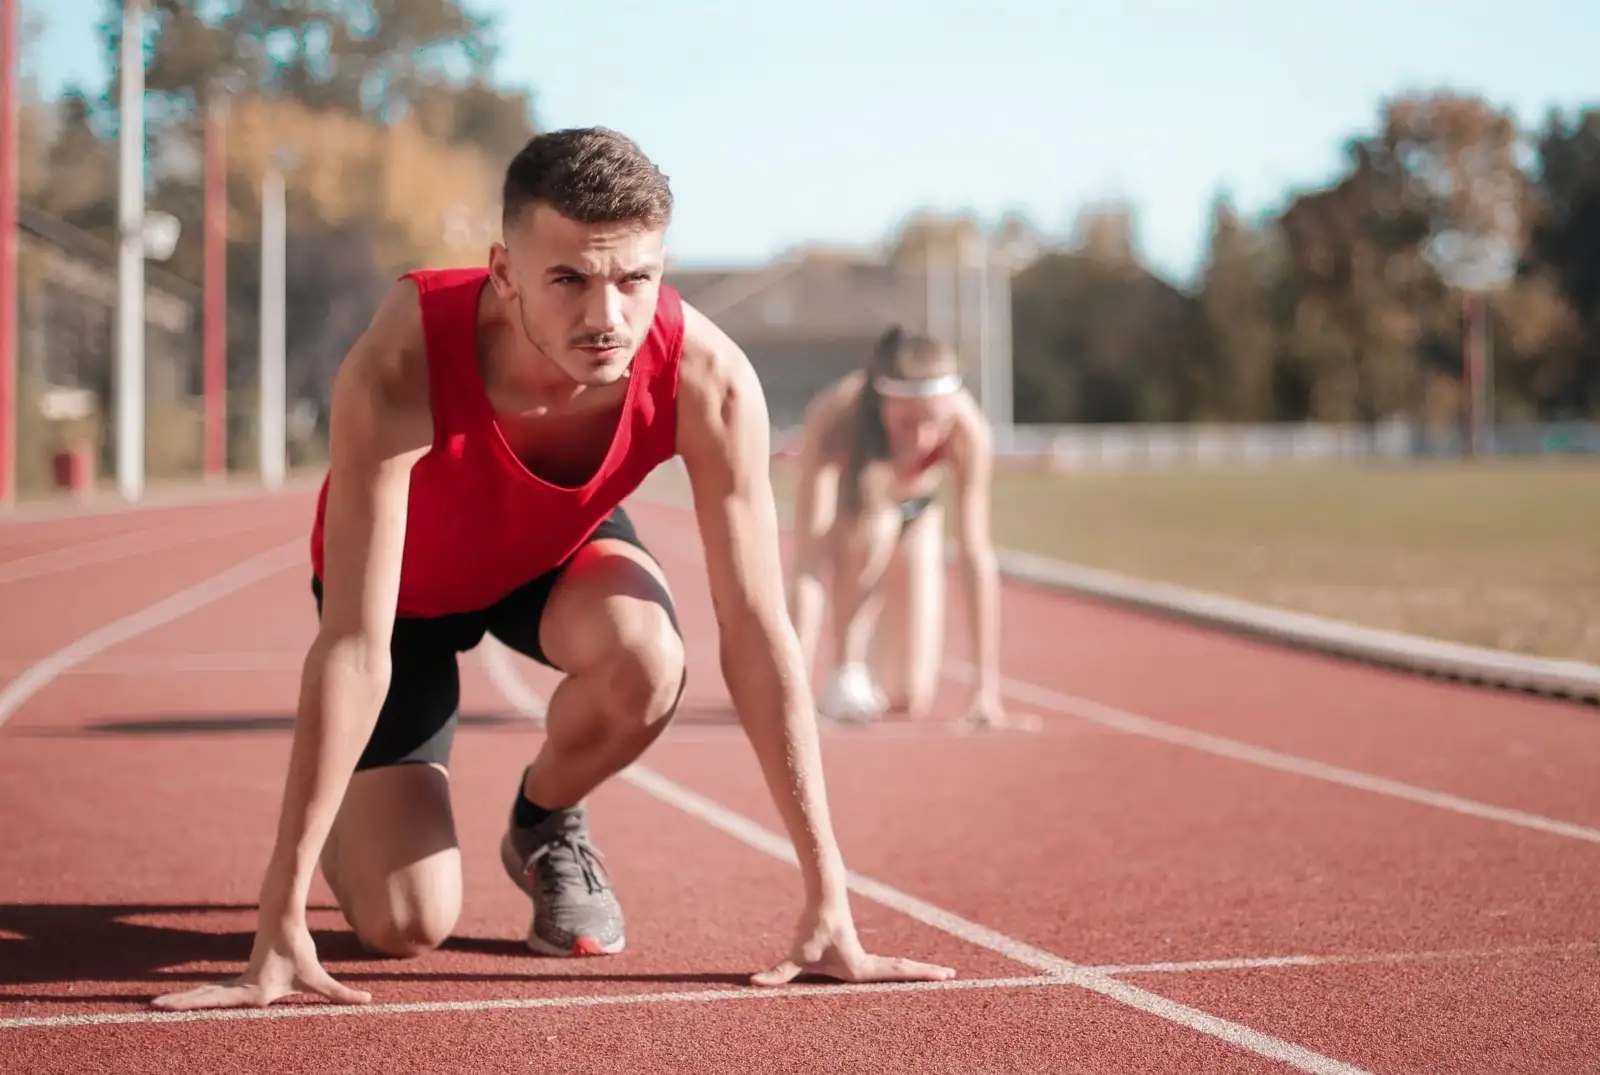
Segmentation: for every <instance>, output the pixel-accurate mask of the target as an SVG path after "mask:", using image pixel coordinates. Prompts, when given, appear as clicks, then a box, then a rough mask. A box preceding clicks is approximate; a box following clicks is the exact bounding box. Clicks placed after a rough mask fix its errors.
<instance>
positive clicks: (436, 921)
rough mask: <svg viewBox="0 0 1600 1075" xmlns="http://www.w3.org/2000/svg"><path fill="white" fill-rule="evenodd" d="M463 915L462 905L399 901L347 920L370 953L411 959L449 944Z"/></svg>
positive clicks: (351, 916) (442, 902)
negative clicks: (446, 943)
mask: <svg viewBox="0 0 1600 1075" xmlns="http://www.w3.org/2000/svg"><path fill="white" fill-rule="evenodd" d="M460 914H461V907H460V905H459V903H457V904H450V905H446V903H445V902H444V901H440V900H435V901H432V902H430V903H413V902H411V901H408V900H395V901H393V905H392V906H389V907H383V908H371V909H369V910H366V913H357V914H355V915H347V917H349V918H350V919H351V926H352V927H353V928H354V929H355V933H356V939H357V940H359V941H360V942H361V946H362V947H363V948H365V949H366V950H367V951H369V952H372V953H374V954H375V955H381V956H392V957H394V958H397V959H410V958H412V957H414V956H420V955H423V954H424V953H426V952H431V951H433V950H434V949H435V948H437V947H439V946H440V945H441V944H443V943H444V942H445V941H447V940H449V939H450V934H451V932H453V931H454V930H455V927H456V919H457V918H459V917H460Z"/></svg>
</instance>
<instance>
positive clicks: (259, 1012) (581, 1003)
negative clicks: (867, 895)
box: [0, 975, 1064, 1030]
mask: <svg viewBox="0 0 1600 1075" xmlns="http://www.w3.org/2000/svg"><path fill="white" fill-rule="evenodd" d="M1063 984H1064V983H1062V982H1061V981H1058V980H1057V979H1055V978H1051V977H1048V976H1043V977H1041V976H1039V975H1033V976H1030V977H1025V978H973V979H968V980H955V981H949V982H874V983H868V984H865V985H833V984H821V985H798V986H775V987H773V988H771V989H763V988H760V987H758V986H746V987H743V988H737V989H685V990H681V991H677V992H667V993H623V994H617V993H608V994H588V995H584V996H564V997H505V998H495V999H492V1000H433V1001H417V1002H414V1003H409V1004H405V1003H401V1004H321V1003H308V1004H287V1005H281V1006H278V1007H272V1008H219V1009H208V1010H203V1011H194V1012H163V1011H142V1012H106V1013H101V1014H90V1015H44V1016H33V1017H29V1018H21V1019H0V1030H25V1029H29V1028H36V1027H83V1026H107V1025H117V1024H120V1023H207V1022H225V1021H230V1020H243V1019H307V1018H314V1017H317V1016H335V1015H411V1014H416V1013H433V1012H494V1011H517V1010H523V1009H528V1008H610V1007H623V1006H629V1005H641V1004H707V1003H717V1002H726V1001H739V1000H784V999H790V1000H793V999H802V998H812V997H839V996H854V995H857V994H871V993H939V992H948V991H951V990H966V989H1037V988H1040V987H1051V986H1055V987H1059V986H1061V985H1063Z"/></svg>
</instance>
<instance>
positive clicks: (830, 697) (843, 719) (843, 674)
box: [821, 664, 889, 724]
mask: <svg viewBox="0 0 1600 1075" xmlns="http://www.w3.org/2000/svg"><path fill="white" fill-rule="evenodd" d="M888 705H889V700H888V698H887V697H886V696H885V695H884V693H883V690H882V689H881V688H880V687H879V686H878V685H877V683H875V682H874V681H873V679H872V673H871V672H870V671H868V670H867V666H866V665H864V664H847V665H841V666H840V668H839V670H838V671H837V672H835V673H834V675H833V681H832V682H831V683H829V685H828V690H827V693H826V694H824V695H823V699H822V707H821V709H822V715H823V717H825V718H826V719H828V720H832V721H838V722H839V723H841V724H870V723H871V722H873V721H875V720H877V719H878V718H879V717H881V716H882V715H883V711H884V710H885V709H887V708H888Z"/></svg>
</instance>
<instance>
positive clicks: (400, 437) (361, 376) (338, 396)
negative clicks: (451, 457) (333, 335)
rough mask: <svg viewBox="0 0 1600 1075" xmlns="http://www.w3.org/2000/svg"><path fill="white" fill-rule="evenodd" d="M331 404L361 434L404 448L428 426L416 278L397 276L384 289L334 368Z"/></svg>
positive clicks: (424, 350) (425, 364) (428, 401)
mask: <svg viewBox="0 0 1600 1075" xmlns="http://www.w3.org/2000/svg"><path fill="white" fill-rule="evenodd" d="M333 405H334V410H335V412H339V411H341V410H342V411H343V412H345V417H346V422H345V423H343V424H344V425H345V427H346V428H347V429H349V430H350V431H351V432H352V433H354V432H355V431H356V430H364V431H365V432H364V433H361V434H359V436H360V437H361V438H363V439H366V438H377V439H378V440H382V441H384V442H385V443H386V444H387V442H389V441H391V440H394V441H396V444H397V445H398V446H399V447H408V446H409V445H410V443H411V441H412V440H414V439H416V438H417V437H420V436H421V432H422V431H423V430H425V429H426V430H431V425H432V423H431V418H430V417H429V416H430V414H431V407H432V403H431V399H430V395H429V391H428V357H427V347H426V346H425V344H424V337H423V329H422V302H421V295H420V290H419V287H418V285H417V284H416V282H415V281H413V280H410V279H408V278H406V277H402V278H401V279H399V280H397V281H395V282H394V284H392V285H391V286H390V287H389V290H388V292H387V293H385V295H384V297H383V300H382V301H381V302H380V303H379V304H378V308H377V309H376V310H375V311H374V312H373V315H372V319H371V321H369V322H368V324H367V327H366V329H365V330H364V331H363V332H362V333H361V335H360V337H358V338H357V340H356V342H355V343H354V344H353V345H352V346H351V348H350V350H349V352H348V353H347V354H346V356H345V359H344V362H343V363H342V364H341V365H340V367H339V372H338V374H337V375H336V378H335V383H334V397H333ZM413 429H414V430H416V431H417V432H416V433H415V434H413V432H412V431H413ZM389 446H390V447H395V445H389Z"/></svg>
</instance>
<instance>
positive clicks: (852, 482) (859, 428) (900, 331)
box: [840, 325, 956, 514]
mask: <svg viewBox="0 0 1600 1075" xmlns="http://www.w3.org/2000/svg"><path fill="white" fill-rule="evenodd" d="M955 366H956V362H955V355H954V354H952V353H951V351H950V348H949V347H947V346H945V344H944V343H942V342H940V341H939V340H936V339H934V338H933V337H931V336H921V335H917V334H915V333H908V332H906V330H905V329H904V328H902V327H900V326H899V325H894V326H892V327H891V328H890V329H889V330H888V331H887V332H885V333H884V334H883V335H882V336H880V337H878V342H877V344H876V346H874V347H873V349H872V354H871V356H870V357H869V358H868V359H867V363H866V365H865V366H864V367H863V369H862V373H863V374H864V376H863V377H862V382H861V393H860V395H859V396H857V398H856V404H855V422H854V430H853V435H852V436H851V438H850V457H849V465H848V467H847V468H846V470H845V475H844V479H845V480H844V482H843V483H842V488H841V490H840V492H841V493H842V496H843V500H844V507H845V509H846V510H847V511H849V512H850V513H852V514H854V513H855V512H857V511H859V510H860V508H861V475H862V473H863V472H864V471H865V470H866V469H867V464H868V463H871V462H873V461H874V460H877V459H887V458H889V430H888V427H887V426H885V425H884V424H883V396H882V395H880V394H879V392H878V388H877V385H876V384H874V383H873V382H874V380H875V379H876V378H878V377H895V378H904V379H908V380H915V379H921V378H924V377H938V376H941V375H943V374H946V373H950V372H952V371H953V370H954V369H955Z"/></svg>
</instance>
